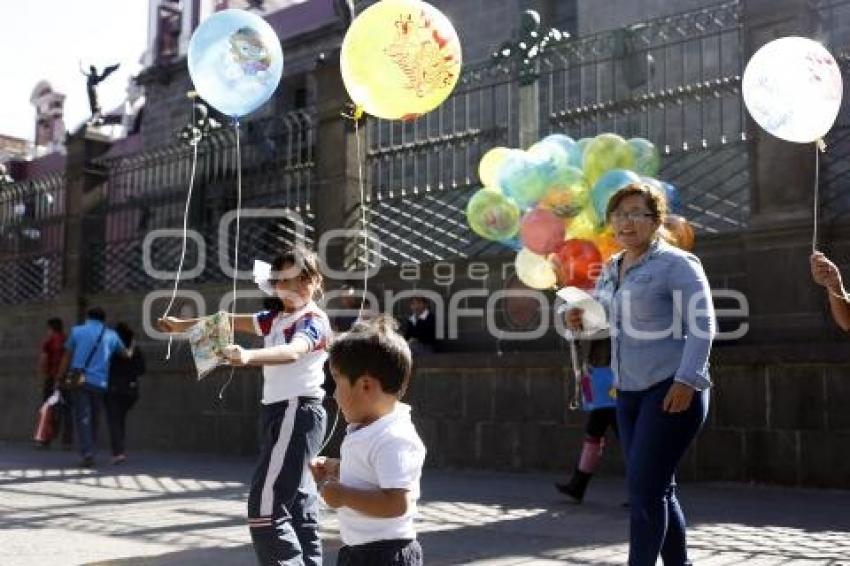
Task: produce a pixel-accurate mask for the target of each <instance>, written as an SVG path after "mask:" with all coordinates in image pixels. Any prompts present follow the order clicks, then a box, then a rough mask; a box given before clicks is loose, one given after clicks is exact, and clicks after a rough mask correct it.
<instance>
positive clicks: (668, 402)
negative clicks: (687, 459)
mask: <svg viewBox="0 0 850 566" xmlns="http://www.w3.org/2000/svg"><path fill="white" fill-rule="evenodd" d="M666 213H667V210H666V203H665V200H664V197H663V196H661V195H660V194H659V193H658V192H657V191H656V190H655V189H653V188H652V187H650V186H648V185H644V184H634V185H629V186H626V187H624V188H623V189H620V191H618V192H617V193H615V194H614V195H613V196H612V197H611V200H610V201H609V203H608V207H607V210H606V215H605V216H606V220H607V221H608V222H609V223H610V225H611V227H612V228H613V230H614V236H615V238H616V239H617V241H618V242H619V243H620V244H621V245H622V246H623V248H625V249H624V251H622V252H620V253H619V254H617V255H615V256H614V257H612V258H611V260H610V261H609V262H608V263H607V264H606V265H605V267H604V269H603V272H602V274H601V276H600V277H599V280H598V281H597V284H596V291H595V293H596V298H597V299H598V300H599V301H600V302H601V303H602V304H603V305H604V306H605V309H606V311H607V314H608V320H609V323H610V332H611V368H612V369H613V370H614V375H615V384H616V386H617V422H618V425H619V429H620V440H621V443H622V447H623V452H624V456H625V461H626V475H627V479H628V487H629V502H630V510H631V525H630V537H629V538H630V542H629V564H630V565H632V566H653V565H654V564H655V562H656V559H657V558H658V556H659V555H660V556H661V557H662V559H663V561H664V564H665V565H666V566H682V565H689V564H691V562H690V561H689V560H688V555H687V547H686V540H685V517H684V514H683V513H682V508H681V506H680V505H679V502H678V500H677V499H676V482H675V471H676V467H677V465H678V463H679V460H680V459H681V458H682V456H683V455H684V453H685V451H686V450H687V448H688V446H689V445H690V443H691V441H692V440H693V439H694V437H695V436H696V434H697V432H699V430H700V428H701V427H702V424H703V423H704V422H705V418H706V415H707V413H708V400H709V387H710V386H711V381H710V380H709V375H708V357H709V351H710V349H711V341H712V339H713V337H714V333H715V321H714V309H713V305H712V301H711V300H710V297H711V289H710V288H709V286H708V280H707V279H706V276H705V272H704V271H703V269H702V265H701V264H700V261H699V259H698V258H697V257H696V256H694V255H693V254H690V253H687V252H685V251H682V250H680V249H678V248H676V247H674V246H672V245H670V244H668V243H667V242H666V241H665V240H664V239H663V238H662V235H664V231H663V229H662V228H661V223H662V221H663V219H664V216H665V215H666ZM568 324H569V326H570V327H572V328H574V329H579V328H580V326H581V311H578V310H575V311H571V312H570V314H569V320H568Z"/></svg>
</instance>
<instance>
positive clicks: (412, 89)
mask: <svg viewBox="0 0 850 566" xmlns="http://www.w3.org/2000/svg"><path fill="white" fill-rule="evenodd" d="M340 67H341V71H342V80H343V82H344V83H345V88H346V90H347V91H348V94H349V96H351V99H352V100H353V101H354V103H355V104H357V105H359V106H362V107H363V109H364V110H365V111H366V112H368V113H369V114H372V115H373V116H377V117H378V118H384V119H386V120H399V119H401V120H409V119H414V118H416V117H417V116H420V115H422V114H425V113H426V112H430V111H431V110H433V109H434V108H436V107H437V106H439V105H440V104H441V103H442V102H443V101H444V100H445V99H446V98H448V97H449V95H450V94H451V93H452V90H454V87H455V84H457V80H458V78H459V77H460V69H461V49H460V40H459V39H458V36H457V32H456V31H455V29H454V27H452V24H451V22H450V21H449V20H448V18H446V16H445V15H443V13H442V12H440V11H439V10H437V9H436V8H434V7H433V6H431V5H430V4H428V3H427V2H422V1H421V0H382V1H381V2H378V3H377V4H373V5H372V6H371V7H369V8H368V9H367V10H366V11H365V12H363V13H362V14H360V15H359V16H357V18H356V19H355V20H354V21H353V22H352V23H351V26H350V27H349V28H348V32H347V33H346V34H345V39H344V40H343V42H342V52H341V54H340Z"/></svg>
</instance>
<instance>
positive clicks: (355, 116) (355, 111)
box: [319, 106, 369, 454]
mask: <svg viewBox="0 0 850 566" xmlns="http://www.w3.org/2000/svg"><path fill="white" fill-rule="evenodd" d="M342 116H343V117H344V118H348V119H350V120H352V121H353V122H354V138H355V142H356V143H355V145H356V147H357V185H358V187H359V189H360V226H361V227H362V230H363V246H364V252H365V254H366V261H365V264H366V266H365V269H364V270H363V295H362V296H361V297H360V308H359V309H358V311H357V319H358V320H359V319H360V317H362V316H363V308H364V307H365V305H366V293H367V291H368V289H369V230H368V224H367V222H368V220H367V218H366V190H365V188H364V183H363V156H362V152H361V149H360V119H361V118H362V117H363V109H362V108H360V107H358V106H355V107H354V108H352V109H351V113H350V114H346V113H343V114H342ZM337 424H339V407H337V409H336V415H334V424H333V425H332V426H331V430H330V432H329V433H328V436H327V438H326V439H325V441H324V442H323V443H322V446H321V448H319V454H321V453H322V452H323V451H324V449H325V448H327V446H328V444H329V443H330V441H331V440H333V437H334V433H335V432H336V427H337Z"/></svg>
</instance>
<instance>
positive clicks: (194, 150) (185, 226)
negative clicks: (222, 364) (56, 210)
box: [162, 104, 198, 360]
mask: <svg viewBox="0 0 850 566" xmlns="http://www.w3.org/2000/svg"><path fill="white" fill-rule="evenodd" d="M192 124H195V105H194V104H193V105H192ZM197 165H198V143H197V141H195V140H193V141H192V171H191V173H190V174H189V191H188V193H187V195H186V206H185V208H184V209H183V245H182V247H181V249H180V263H179V264H178V265H177V277H176V278H175V279H174V289H173V290H172V291H171V300H170V301H168V306H167V307H165V312H164V313H162V317H163V318H165V317H167V316H168V313H170V312H171V307H173V306H174V301H175V299H176V298H177V287H178V285H180V276H181V275H182V273H183V263H184V262H185V260H186V240H187V239H188V234H189V207H190V206H191V204H192V190H193V189H194V187H195V170H196V168H197ZM173 341H174V335H173V334H169V335H168V348H167V350H166V352H165V359H166V360H170V359H171V344H172V343H173Z"/></svg>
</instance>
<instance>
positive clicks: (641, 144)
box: [628, 138, 661, 177]
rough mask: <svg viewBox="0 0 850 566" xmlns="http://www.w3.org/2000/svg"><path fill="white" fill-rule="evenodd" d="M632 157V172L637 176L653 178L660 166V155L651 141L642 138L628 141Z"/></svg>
mask: <svg viewBox="0 0 850 566" xmlns="http://www.w3.org/2000/svg"><path fill="white" fill-rule="evenodd" d="M628 144H629V147H630V148H631V149H632V154H633V155H634V166H633V167H632V170H633V171H634V172H635V173H637V174H638V175H646V176H648V177H654V176H655V175H657V174H658V168H659V167H660V166H661V155H660V154H659V153H658V148H657V147H655V144H653V143H652V142H651V141H649V140H646V139H643V138H632V139H630V140H629V141H628Z"/></svg>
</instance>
